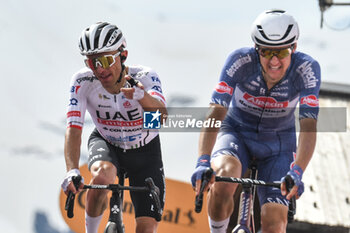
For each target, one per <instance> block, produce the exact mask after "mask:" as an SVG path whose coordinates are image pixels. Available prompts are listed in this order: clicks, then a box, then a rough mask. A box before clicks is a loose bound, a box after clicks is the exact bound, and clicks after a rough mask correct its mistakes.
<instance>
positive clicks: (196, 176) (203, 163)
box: [191, 155, 215, 195]
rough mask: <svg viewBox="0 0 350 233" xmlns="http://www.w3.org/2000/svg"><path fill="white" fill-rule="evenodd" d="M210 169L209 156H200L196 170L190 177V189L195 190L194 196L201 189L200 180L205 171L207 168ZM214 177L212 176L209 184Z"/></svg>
mask: <svg viewBox="0 0 350 233" xmlns="http://www.w3.org/2000/svg"><path fill="white" fill-rule="evenodd" d="M208 167H210V156H209V155H202V156H200V157H199V158H198V161H197V166H196V169H195V170H194V172H193V174H192V177H191V183H192V187H193V188H195V192H196V195H197V194H198V193H199V189H200V187H201V182H202V181H201V179H202V175H203V173H204V172H205V171H206V170H207V168H208ZM214 177H215V175H214V174H213V176H212V179H211V180H210V183H213V182H214V179H215V178H214ZM206 189H208V187H206V188H205V190H206Z"/></svg>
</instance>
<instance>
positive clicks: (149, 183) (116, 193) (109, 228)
mask: <svg viewBox="0 0 350 233" xmlns="http://www.w3.org/2000/svg"><path fill="white" fill-rule="evenodd" d="M118 178H119V182H118V184H108V185H84V187H83V189H108V190H111V191H112V196H111V198H110V206H109V207H110V209H109V210H110V212H109V218H108V223H107V225H106V228H105V230H104V233H124V232H125V227H124V224H123V211H122V210H123V199H124V192H123V191H124V190H129V191H134V192H148V193H150V196H151V197H152V199H153V202H154V206H155V211H156V213H157V217H156V219H157V220H160V218H161V211H162V210H161V205H160V200H159V188H158V187H157V186H156V185H155V184H154V182H153V180H152V178H147V179H146V180H145V186H143V187H135V186H124V179H125V173H122V172H121V173H118ZM80 181H81V176H77V177H73V183H74V185H75V187H76V188H77V187H78V186H79V184H80ZM74 199H75V195H74V194H73V193H72V192H70V193H69V194H68V196H67V200H66V206H65V209H66V210H67V216H68V218H73V216H74V214H73V210H74Z"/></svg>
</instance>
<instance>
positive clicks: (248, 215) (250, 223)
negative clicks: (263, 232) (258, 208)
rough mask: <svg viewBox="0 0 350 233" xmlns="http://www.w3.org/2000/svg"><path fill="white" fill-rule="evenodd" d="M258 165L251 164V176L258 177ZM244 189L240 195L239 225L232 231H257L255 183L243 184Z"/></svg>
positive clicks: (252, 232) (246, 232)
mask: <svg viewBox="0 0 350 233" xmlns="http://www.w3.org/2000/svg"><path fill="white" fill-rule="evenodd" d="M257 174H258V172H257V167H256V165H255V164H254V163H252V164H251V173H250V178H251V179H256V178H257ZM242 187H243V191H242V193H241V196H240V206H239V215H238V222H237V226H236V227H235V228H234V229H233V230H232V233H255V223H254V216H253V214H252V213H253V208H254V196H255V191H256V187H255V186H254V185H253V184H246V185H242Z"/></svg>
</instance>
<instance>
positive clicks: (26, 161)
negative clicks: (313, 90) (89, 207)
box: [0, 0, 350, 233]
mask: <svg viewBox="0 0 350 233" xmlns="http://www.w3.org/2000/svg"><path fill="white" fill-rule="evenodd" d="M320 2H323V3H331V2H332V1H322V0H321V1H317V0H308V1H305V0H293V1H292V0H289V1H279V0H264V1H262V0H245V1H232V0H220V1H209V0H191V1H188V0H187V1H185V0H177V1H164V0H163V1H162V0H143V1H142V0H128V1H116V0H99V1H93V0H84V1H83V0H75V1H68V0H60V1H58V0H51V1H44V0H31V1H25V0H8V1H2V4H1V8H0V51H1V56H0V64H1V83H2V86H1V91H0V98H1V104H2V110H1V112H2V116H1V121H0V129H1V132H2V136H1V140H0V145H1V146H0V153H1V160H2V163H1V165H2V166H1V172H0V174H1V175H0V183H1V184H2V187H1V192H0V206H1V208H0V227H1V232H7V233H18V232H28V233H32V232H33V233H41V232H49V233H50V232H60V233H61V232H69V229H68V226H67V225H66V224H65V222H64V220H63V218H62V217H61V213H60V210H59V206H58V196H59V191H60V184H61V181H62V179H63V178H64V176H65V163H64V157H63V144H64V132H65V128H66V126H65V116H66V108H67V104H68V96H69V91H70V86H69V83H70V79H71V76H72V75H73V73H75V72H76V71H78V70H79V69H80V68H81V67H83V66H84V62H83V57H82V56H81V55H80V54H79V49H78V38H79V36H80V33H81V31H82V30H83V29H84V28H86V27H88V26H89V25H91V24H93V23H95V22H97V21H108V22H111V23H114V24H116V25H118V27H120V28H121V30H122V31H123V33H124V35H125V37H126V40H127V49H128V50H129V57H128V59H127V61H126V63H127V64H130V65H131V64H142V65H145V66H149V67H152V68H153V69H155V70H156V72H157V73H158V74H159V76H160V78H161V81H162V88H163V92H164V94H165V97H166V99H167V102H168V104H169V106H171V107H188V106H191V107H193V106H195V107H206V106H208V102H209V99H210V96H211V93H212V90H213V88H214V87H215V84H216V81H217V80H218V77H219V74H220V71H221V68H222V66H223V63H224V61H225V59H226V57H227V55H228V54H229V53H230V52H231V51H232V50H234V49H237V48H240V47H245V46H252V45H253V43H252V41H251V38H250V28H251V24H252V22H253V21H254V19H255V18H256V17H257V15H258V14H260V13H261V12H263V11H264V10H267V9H271V8H280V9H284V10H287V11H288V12H289V13H290V14H292V15H293V16H294V17H295V19H296V20H297V21H298V23H299V27H300V32H301V35H300V39H299V43H298V48H297V49H298V50H299V51H303V52H305V53H308V54H310V55H311V56H312V57H314V58H315V59H316V60H318V61H319V63H320V65H321V69H322V81H323V82H328V83H331V84H334V83H336V84H340V85H337V86H338V88H339V87H342V88H343V92H345V93H346V92H348V91H349V88H348V86H347V85H349V84H350V77H349V71H348V67H349V64H350V58H349V52H350V43H349V41H350V29H349V27H350V6H335V5H333V6H331V7H329V8H327V7H324V8H322V7H320V5H319V3H320ZM334 2H335V1H334ZM342 2H343V3H347V2H349V1H342ZM323 10H324V12H323V14H321V13H322V11H323ZM322 15H323V16H322ZM322 17H323V22H322V27H321V19H322ZM342 101H343V100H342ZM342 101H340V102H341V103H340V106H343V107H344V106H345V107H346V108H347V107H348V102H347V101H343V102H342ZM338 102H339V101H338ZM338 102H334V101H332V100H329V101H328V102H327V103H328V104H329V105H330V106H332V105H333V104H335V103H338ZM329 105H328V106H329ZM87 115H88V114H87ZM348 127H349V126H348ZM348 127H347V132H343V133H340V134H341V135H342V136H344V138H343V137H342V138H341V139H339V137H338V135H339V134H335V133H333V134H331V136H330V137H331V139H330V140H334V141H335V142H336V143H332V141H330V140H329V139H328V138H325V137H323V136H322V135H320V136H319V138H321V139H320V141H321V142H324V143H323V146H325V145H330V144H332V145H333V146H334V147H336V149H337V150H339V151H340V153H341V155H344V156H341V157H340V158H339V159H337V160H334V159H335V158H334V157H331V156H330V158H329V159H330V160H332V159H333V160H332V161H333V162H334V167H333V168H330V167H329V166H332V165H330V164H329V163H327V166H326V165H325V164H323V165H322V164H321V165H318V166H317V167H319V168H320V167H322V166H325V169H326V170H327V169H328V170H332V169H334V170H337V169H338V168H339V167H338V166H339V164H342V166H343V167H344V164H345V167H344V168H343V169H344V170H340V171H344V172H345V174H343V173H341V174H340V175H341V177H338V178H339V180H341V183H340V184H339V185H340V186H342V187H343V186H344V183H345V184H347V186H348V184H349V183H350V178H349V177H350V174H349V170H348V168H350V156H349V151H348V150H349V147H347V146H348V145H349V143H348V141H349V140H347V139H349V133H348V132H349V128H348ZM92 128H93V127H92V123H91V121H90V119H89V118H87V121H86V125H85V128H84V130H83V133H84V140H83V144H82V156H81V163H84V162H86V159H87V150H86V141H87V137H88V135H89V134H90V132H91V130H92ZM198 136H199V134H198V133H193V132H192V133H181V134H180V133H164V134H162V135H161V139H162V149H163V159H164V165H165V172H166V176H167V177H168V178H172V179H176V180H179V181H183V182H189V180H190V176H191V175H192V172H193V169H194V166H195V162H196V159H197V143H198ZM322 137H323V139H322ZM339 140H340V141H339ZM334 141H333V142H334ZM337 143H339V144H337ZM335 145H337V146H335ZM344 145H346V146H344ZM323 151H324V150H323ZM329 151H330V153H333V152H334V150H333V149H329ZM316 155H317V153H316ZM323 161H328V160H323ZM323 163H324V162H323ZM328 170H327V171H328ZM338 170H339V169H338ZM316 172H319V173H318V174H323V173H324V172H325V171H324V170H323V169H321V170H320V171H317V170H312V169H311V170H310V174H311V173H313V174H314V173H316ZM313 177H317V175H315V176H313ZM320 177H322V176H320ZM317 179H318V178H315V180H317ZM305 182H307V181H305ZM310 182H312V180H310ZM328 188H329V189H331V190H332V188H331V187H328ZM314 189H315V187H314ZM316 189H317V188H316ZM319 189H320V190H321V191H320V192H322V190H323V188H319ZM334 189H335V188H334ZM329 193H330V194H328V197H330V196H329V195H331V194H332V193H336V192H335V191H329ZM342 193H343V194H344V195H343V194H342V195H343V196H341V198H340V199H339V203H338V204H337V203H336V204H334V205H333V207H332V208H335V209H337V208H338V207H337V206H338V205H339V206H343V207H344V208H346V209H343V210H342V211H341V212H340V213H339V214H338V215H339V216H338V215H337V217H336V220H334V221H331V220H329V219H332V216H330V217H329V216H327V215H325V212H332V213H329V214H334V210H333V209H322V206H325V205H324V203H323V201H322V200H323V199H322V197H323V196H324V195H323V196H322V194H317V195H318V196H317V197H318V199H317V201H318V202H317V203H318V209H317V208H316V210H320V211H321V212H320V213H322V214H320V218H319V220H317V218H315V219H314V222H315V223H317V224H329V225H334V226H342V227H345V228H347V229H348V228H349V227H350V222H349V221H350V220H349V219H350V207H349V206H350V201H349V198H350V191H349V189H343V190H342ZM334 195H337V194H334ZM326 196H327V195H326ZM334 198H335V199H337V200H338V198H339V197H338V196H334ZM301 199H302V198H301ZM307 199H308V198H307V197H306V198H305V200H307ZM309 199H310V205H313V204H314V202H316V200H315V198H313V197H309ZM324 200H327V198H324ZM344 202H345V203H344ZM305 208H306V207H305ZM306 209H307V208H306ZM337 211H338V210H336V212H337ZM344 211H345V212H344ZM300 212H303V211H302V210H301V211H300ZM308 213H310V212H308ZM311 214H312V213H311ZM321 215H322V216H321ZM313 216H315V215H313ZM299 218H300V219H301V220H305V219H307V217H303V216H302V215H300V217H299ZM19 223H20V224H19Z"/></svg>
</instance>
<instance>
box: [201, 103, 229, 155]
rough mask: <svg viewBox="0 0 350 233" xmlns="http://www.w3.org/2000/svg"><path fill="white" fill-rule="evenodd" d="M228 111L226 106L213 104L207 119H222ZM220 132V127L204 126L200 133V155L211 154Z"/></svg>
mask: <svg viewBox="0 0 350 233" xmlns="http://www.w3.org/2000/svg"><path fill="white" fill-rule="evenodd" d="M226 113H227V110H226V108H224V107H222V106H220V105H216V104H211V105H210V108H209V112H208V115H207V118H206V119H209V118H212V119H215V120H219V121H222V120H223V119H224V118H225V116H226ZM218 132H219V128H202V130H201V133H200V135H199V147H198V154H199V156H201V155H204V154H207V155H211V153H212V150H213V147H214V145H215V141H216V136H217V134H218Z"/></svg>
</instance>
